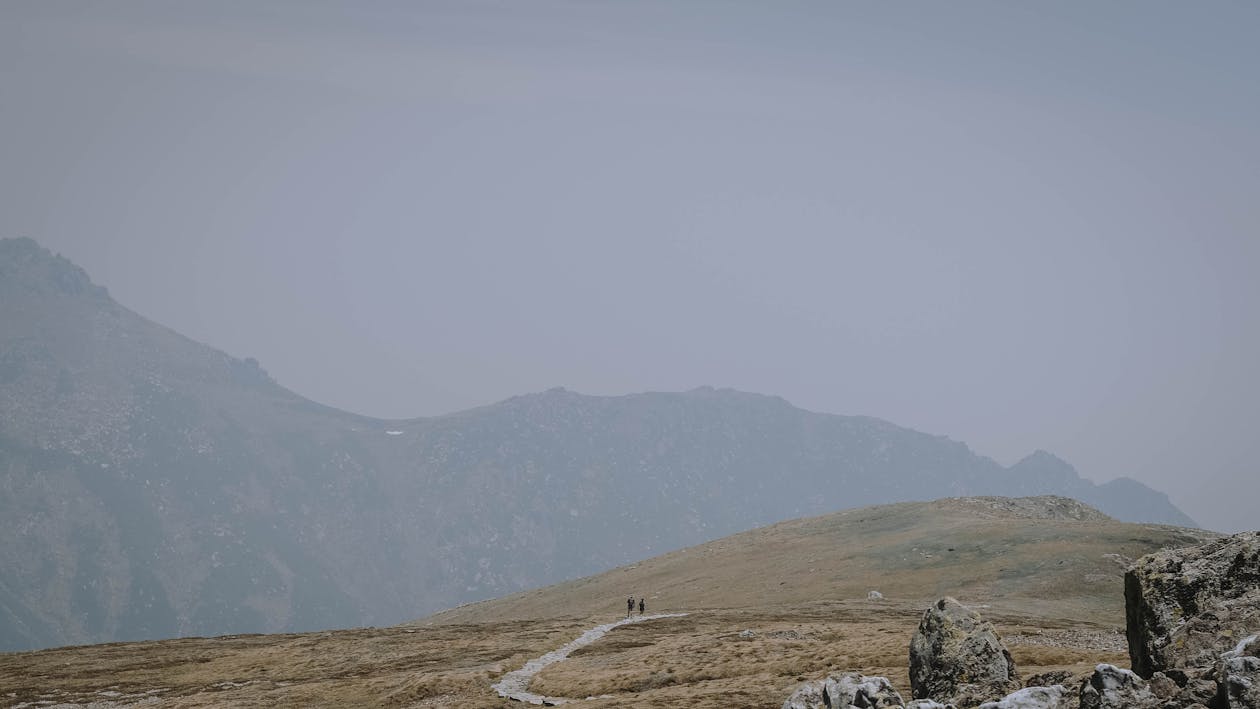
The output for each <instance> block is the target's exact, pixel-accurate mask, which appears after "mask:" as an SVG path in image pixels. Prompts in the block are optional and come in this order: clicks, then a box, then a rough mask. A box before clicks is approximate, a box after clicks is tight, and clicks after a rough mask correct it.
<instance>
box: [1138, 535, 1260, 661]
mask: <svg viewBox="0 0 1260 709" xmlns="http://www.w3.org/2000/svg"><path fill="white" fill-rule="evenodd" d="M1124 581H1125V582H1124V586H1125V589H1124V593H1125V608H1126V610H1125V615H1126V630H1127V634H1128V638H1129V658H1130V660H1131V661H1132V666H1133V671H1134V672H1136V673H1137V674H1138V675H1140V676H1142V677H1148V678H1149V677H1151V676H1152V675H1153V674H1154V673H1156V672H1168V671H1170V670H1176V671H1179V672H1183V673H1185V674H1187V675H1188V676H1190V677H1200V676H1202V675H1203V674H1204V673H1205V672H1206V671H1209V670H1211V669H1212V668H1214V667H1215V666H1216V665H1217V663H1218V661H1219V658H1220V657H1221V655H1222V653H1225V652H1227V651H1229V650H1230V649H1231V648H1233V647H1234V646H1235V645H1236V644H1237V643H1238V641H1239V639H1240V638H1243V637H1246V636H1248V635H1250V634H1252V633H1255V632H1257V631H1260V532H1246V533H1243V534H1236V535H1234V536H1232V537H1225V538H1223V539H1219V540H1216V541H1212V542H1208V543H1207V544H1204V545H1202V546H1198V547H1191V548H1187V549H1169V550H1165V551H1161V552H1156V553H1154V554H1148V555H1146V556H1144V557H1142V558H1141V559H1139V560H1138V561H1137V563H1136V564H1135V565H1134V566H1133V568H1131V569H1130V570H1129V571H1128V573H1127V574H1126V575H1125V580H1124Z"/></svg>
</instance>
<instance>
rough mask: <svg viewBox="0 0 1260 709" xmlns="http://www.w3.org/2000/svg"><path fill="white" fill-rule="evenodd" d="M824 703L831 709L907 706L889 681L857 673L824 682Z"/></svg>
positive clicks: (831, 677)
mask: <svg viewBox="0 0 1260 709" xmlns="http://www.w3.org/2000/svg"><path fill="white" fill-rule="evenodd" d="M823 701H824V702H826V704H827V706H828V707H829V708H830V709H884V708H885V707H898V708H900V707H902V706H904V705H905V701H904V700H903V699H902V698H901V695H900V694H898V693H897V690H895V689H893V686H892V683H891V682H889V681H888V680H887V679H885V678H883V677H867V676H865V675H860V674H857V673H855V672H849V673H846V674H843V675H832V676H830V677H828V678H827V679H826V680H825V681H824V682H823Z"/></svg>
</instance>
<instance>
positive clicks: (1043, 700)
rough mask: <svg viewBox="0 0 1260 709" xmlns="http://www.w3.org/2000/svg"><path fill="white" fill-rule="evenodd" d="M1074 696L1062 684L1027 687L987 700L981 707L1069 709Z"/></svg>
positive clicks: (993, 708)
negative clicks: (996, 699) (997, 698)
mask: <svg viewBox="0 0 1260 709" xmlns="http://www.w3.org/2000/svg"><path fill="white" fill-rule="evenodd" d="M1073 698H1074V697H1072V693H1071V692H1069V691H1068V689H1067V687H1064V686H1063V685H1061V684H1055V685H1051V686H1049V687H1025V688H1023V689H1021V690H1019V691H1017V692H1012V693H1011V694H1008V695H1006V696H1005V697H1003V698H1002V699H1000V700H998V701H996V702H985V703H984V704H981V705H980V709H1069V707H1070V706H1071V701H1070V700H1071V699H1073ZM1072 709H1075V707H1072Z"/></svg>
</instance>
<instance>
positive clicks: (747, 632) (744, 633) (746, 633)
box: [739, 630, 757, 638]
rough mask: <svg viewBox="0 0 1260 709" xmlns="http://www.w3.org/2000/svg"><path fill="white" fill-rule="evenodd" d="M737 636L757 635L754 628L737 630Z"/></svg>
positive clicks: (748, 636) (752, 636)
mask: <svg viewBox="0 0 1260 709" xmlns="http://www.w3.org/2000/svg"><path fill="white" fill-rule="evenodd" d="M739 637H741V638H755V637H757V631H755V630H741V631H739Z"/></svg>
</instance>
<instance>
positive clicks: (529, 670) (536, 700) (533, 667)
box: [490, 613, 687, 706]
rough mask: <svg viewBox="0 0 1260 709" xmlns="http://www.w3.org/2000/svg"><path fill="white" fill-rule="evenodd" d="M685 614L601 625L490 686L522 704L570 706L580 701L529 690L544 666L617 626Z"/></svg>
mask: <svg viewBox="0 0 1260 709" xmlns="http://www.w3.org/2000/svg"><path fill="white" fill-rule="evenodd" d="M684 615H687V614H686V613H658V614H656V615H636V616H631V617H629V618H623V619H622V620H619V621H617V622H615V623H605V624H604V625H597V626H595V627H594V628H591V629H590V630H588V631H586V632H585V633H582V634H581V635H580V636H578V639H577V640H574V641H573V642H570V643H568V644H567V645H565V646H564V647H561V648H557V649H555V650H552V651H551V652H549V653H547V654H545V655H543V656H542V657H536V658H534V659H532V660H530V661H529V662H526V663H525V666H524V667H522V668H521V669H519V670H513V671H512V672H509V673H507V674H505V675H503V679H500V680H499V681H498V682H496V683H494V684H492V685H490V687H491V688H492V689H493V690H494V691H496V692H498V693H499V696H500V697H506V698H508V699H515V700H516V701H518V702H525V703H527V704H546V705H548V706H554V705H556V704H567V703H568V702H572V701H576V700H574V699H567V698H565V697H544V696H543V695H541V694H534V693H533V692H530V691H529V683H530V680H532V679H534V675H536V674H538V673H539V672H542V671H543V668H544V667H547V666H548V665H550V664H553V663H556V662H559V661H561V660H563V659H565V658H566V657H568V656H569V654H570V653H572V652H573V651H574V650H577V649H578V648H580V647H586V646H587V645H590V644H591V643H593V642H595V641H596V640H599V639H600V638H602V637H604V635H606V634H607V633H608V631H610V630H612V629H613V628H616V627H617V626H620V625H630V624H631V623H642V622H644V621H647V620H656V619H657V618H679V617H682V616H684Z"/></svg>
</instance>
